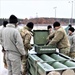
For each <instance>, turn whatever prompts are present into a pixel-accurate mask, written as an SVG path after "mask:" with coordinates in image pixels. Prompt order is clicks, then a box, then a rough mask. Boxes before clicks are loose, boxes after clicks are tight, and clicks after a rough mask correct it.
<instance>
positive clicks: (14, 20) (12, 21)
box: [9, 15, 18, 24]
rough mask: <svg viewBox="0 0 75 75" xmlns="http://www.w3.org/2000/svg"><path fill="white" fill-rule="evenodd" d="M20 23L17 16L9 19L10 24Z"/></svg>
mask: <svg viewBox="0 0 75 75" xmlns="http://www.w3.org/2000/svg"><path fill="white" fill-rule="evenodd" d="M17 22H18V19H17V17H16V16H15V15H11V16H10V17H9V23H14V24H16V23H17Z"/></svg>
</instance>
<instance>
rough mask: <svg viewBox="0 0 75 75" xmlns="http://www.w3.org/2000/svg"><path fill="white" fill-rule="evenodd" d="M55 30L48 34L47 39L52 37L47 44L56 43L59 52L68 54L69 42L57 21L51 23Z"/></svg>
mask: <svg viewBox="0 0 75 75" xmlns="http://www.w3.org/2000/svg"><path fill="white" fill-rule="evenodd" d="M53 27H54V30H55V32H54V33H53V34H51V35H49V36H48V40H50V39H52V40H51V41H50V42H49V43H48V45H56V47H57V48H58V49H59V52H60V53H63V54H65V55H69V52H70V43H69V40H68V37H67V34H66V32H65V30H64V29H63V28H62V27H61V26H60V23H59V22H54V24H53Z"/></svg>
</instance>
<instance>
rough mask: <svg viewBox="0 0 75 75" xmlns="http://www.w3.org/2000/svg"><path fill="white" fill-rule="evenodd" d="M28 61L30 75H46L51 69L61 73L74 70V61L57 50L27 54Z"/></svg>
mask: <svg viewBox="0 0 75 75" xmlns="http://www.w3.org/2000/svg"><path fill="white" fill-rule="evenodd" d="M59 58H60V59H59ZM49 59H50V60H49ZM28 61H29V73H30V75H48V73H49V72H52V71H57V72H59V73H60V74H61V75H62V73H63V72H64V71H66V70H73V71H74V72H75V61H74V60H73V59H71V58H70V57H68V56H65V55H63V54H61V53H57V52H56V53H52V54H29V59H28Z"/></svg>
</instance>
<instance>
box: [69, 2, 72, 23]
mask: <svg viewBox="0 0 75 75" xmlns="http://www.w3.org/2000/svg"><path fill="white" fill-rule="evenodd" d="M69 3H72V5H71V20H70V23H71V24H72V23H73V1H71V2H70V1H69Z"/></svg>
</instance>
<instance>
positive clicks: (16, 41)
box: [2, 15, 25, 75]
mask: <svg viewBox="0 0 75 75" xmlns="http://www.w3.org/2000/svg"><path fill="white" fill-rule="evenodd" d="M17 21H18V19H17V17H16V16H15V15H11V16H10V17H9V23H8V24H7V25H6V28H5V29H4V30H3V31H2V40H3V47H4V49H5V52H6V53H5V54H6V55H5V57H6V61H7V69H8V75H20V74H21V56H24V55H25V50H24V45H23V41H22V38H21V35H20V33H19V31H18V30H17V29H16V23H17Z"/></svg>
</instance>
